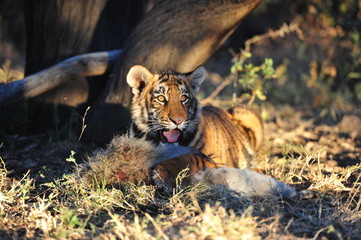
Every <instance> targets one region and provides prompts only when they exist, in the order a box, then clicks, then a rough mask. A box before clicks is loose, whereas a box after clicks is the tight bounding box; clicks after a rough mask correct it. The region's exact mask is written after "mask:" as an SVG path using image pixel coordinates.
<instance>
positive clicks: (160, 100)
mask: <svg viewBox="0 0 361 240" xmlns="http://www.w3.org/2000/svg"><path fill="white" fill-rule="evenodd" d="M157 100H158V101H159V102H162V103H164V102H165V97H164V96H163V95H159V96H158V97H157Z"/></svg>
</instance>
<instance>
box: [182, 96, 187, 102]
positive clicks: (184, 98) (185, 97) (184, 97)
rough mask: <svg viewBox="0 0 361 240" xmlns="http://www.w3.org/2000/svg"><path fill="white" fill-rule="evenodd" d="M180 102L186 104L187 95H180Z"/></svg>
mask: <svg viewBox="0 0 361 240" xmlns="http://www.w3.org/2000/svg"><path fill="white" fill-rule="evenodd" d="M180 100H181V102H186V101H187V100H188V96H187V95H182V96H181V98H180Z"/></svg>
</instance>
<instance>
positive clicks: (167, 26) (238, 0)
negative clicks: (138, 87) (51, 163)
mask: <svg viewBox="0 0 361 240" xmlns="http://www.w3.org/2000/svg"><path fill="white" fill-rule="evenodd" d="M260 1H261V0H168V1H162V2H161V3H160V4H159V5H157V6H156V7H154V8H153V9H152V10H151V11H150V12H149V13H148V14H147V15H146V16H145V18H144V19H143V20H142V21H141V23H140V24H139V25H138V26H137V28H136V29H135V30H134V32H133V33H132V34H131V36H130V37H129V40H128V41H127V44H126V46H125V48H124V49H123V50H124V52H123V54H122V57H121V59H119V62H118V67H116V69H115V72H114V74H113V76H114V77H113V78H111V79H110V80H109V81H108V82H107V86H106V88H105V89H104V91H103V92H102V95H101V97H100V98H99V100H98V101H97V103H96V104H95V105H94V106H93V107H92V109H91V111H90V116H89V121H88V127H87V130H86V132H85V135H84V137H85V140H86V141H91V142H94V141H97V142H101V143H102V142H106V141H108V140H109V139H110V138H111V137H112V136H113V134H114V133H118V132H122V131H124V129H123V125H122V124H121V123H123V122H124V118H123V116H124V115H123V114H122V111H124V109H121V111H119V112H117V111H118V110H117V109H114V106H128V105H129V102H130V100H131V91H130V89H129V87H128V85H127V84H126V74H127V72H128V71H129V69H130V67H132V66H133V65H135V64H140V65H143V66H145V67H147V68H148V69H151V70H152V71H157V70H162V69H173V70H176V71H180V72H188V71H192V70H193V69H194V68H195V67H196V66H198V65H200V64H203V63H204V62H205V61H206V60H207V59H208V58H209V57H210V56H211V55H212V54H213V53H214V52H215V51H216V50H217V48H218V47H219V46H220V45H221V44H222V43H223V42H224V40H225V39H226V38H227V37H228V36H229V35H230V34H231V33H232V32H233V31H234V30H235V29H236V27H237V26H238V24H239V22H240V20H241V19H242V18H243V17H245V16H246V15H247V14H248V13H249V12H251V11H252V10H253V9H254V7H256V6H257V5H258V3H259V2H260Z"/></svg>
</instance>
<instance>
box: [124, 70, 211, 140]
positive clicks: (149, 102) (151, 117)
mask: <svg viewBox="0 0 361 240" xmlns="http://www.w3.org/2000/svg"><path fill="white" fill-rule="evenodd" d="M204 77H205V69H204V68H203V67H198V68H196V69H195V70H194V71H192V72H190V73H185V74H183V73H176V72H159V73H156V74H152V73H151V72H149V71H148V69H146V68H144V67H142V66H139V65H137V66H133V67H132V68H131V69H130V71H129V73H128V75H127V83H128V84H129V86H130V87H131V88H132V92H133V94H134V97H133V101H132V106H131V111H132V119H133V126H132V131H133V134H134V135H135V136H137V137H142V136H146V139H148V140H151V141H153V142H155V143H160V142H163V143H179V144H181V145H188V144H189V143H190V141H191V140H192V138H193V137H194V136H195V134H196V132H197V127H198V123H199V117H200V107H199V103H198V101H197V99H196V98H195V94H196V93H197V92H198V90H199V87H200V85H201V83H202V82H203V80H204Z"/></svg>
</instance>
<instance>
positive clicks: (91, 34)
mask: <svg viewBox="0 0 361 240" xmlns="http://www.w3.org/2000/svg"><path fill="white" fill-rule="evenodd" d="M143 2H144V0H132V1H118V0H57V1H49V0H27V1H26V15H25V19H26V28H27V46H26V49H27V50H26V67H25V74H26V75H29V74H33V73H36V72H38V71H40V70H42V69H45V68H47V67H49V66H51V65H53V64H55V63H57V62H59V61H61V60H64V59H66V58H69V57H71V56H74V55H78V54H82V53H88V52H97V51H104V50H113V49H119V48H122V47H123V46H124V43H125V41H126V38H127V37H128V36H129V34H130V32H131V31H132V30H133V28H134V27H135V25H136V24H137V23H138V22H139V20H140V19H141V18H142V17H143V14H144V5H145V4H144V3H143ZM108 78H109V76H106V75H105V76H102V77H92V78H85V77H82V76H79V77H75V79H73V80H72V81H69V82H67V83H66V84H64V85H61V86H59V87H57V88H56V89H54V90H51V91H49V92H47V93H44V94H42V95H40V96H38V97H35V98H33V99H32V100H30V101H29V102H28V107H29V110H28V112H29V118H30V123H31V124H32V125H31V126H30V128H31V129H32V130H34V131H44V129H50V128H52V129H53V128H55V127H57V126H56V125H57V124H58V125H59V126H60V127H61V126H63V125H64V124H65V123H66V122H68V121H69V117H70V114H71V112H73V111H74V110H76V111H78V112H80V113H83V110H84V108H85V107H86V106H88V105H91V104H92V103H93V102H94V100H95V99H96V98H97V97H98V96H99V94H100V92H101V89H103V87H104V86H105V84H106V81H107V79H108ZM56 109H57V110H56ZM60 109H63V110H64V111H63V110H61V111H60ZM58 111H60V112H58ZM54 114H55V115H54ZM79 122H81V121H79Z"/></svg>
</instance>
